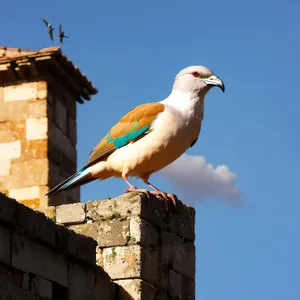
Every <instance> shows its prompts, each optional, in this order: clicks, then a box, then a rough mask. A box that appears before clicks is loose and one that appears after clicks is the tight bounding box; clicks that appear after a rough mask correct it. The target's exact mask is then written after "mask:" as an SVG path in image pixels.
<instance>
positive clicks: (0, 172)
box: [0, 159, 11, 176]
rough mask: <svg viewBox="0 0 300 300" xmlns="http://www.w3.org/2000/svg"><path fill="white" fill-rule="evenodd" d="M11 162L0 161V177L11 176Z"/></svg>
mask: <svg viewBox="0 0 300 300" xmlns="http://www.w3.org/2000/svg"><path fill="white" fill-rule="evenodd" d="M10 170H11V160H8V159H6V160H0V176H6V175H9V174H10Z"/></svg>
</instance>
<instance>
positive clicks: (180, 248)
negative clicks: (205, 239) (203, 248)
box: [172, 242, 196, 278]
mask: <svg viewBox="0 0 300 300" xmlns="http://www.w3.org/2000/svg"><path fill="white" fill-rule="evenodd" d="M172 250H173V251H172V252H173V259H172V265H173V269H174V270H175V271H177V272H179V273H181V274H183V275H186V276H188V277H191V278H195V263H196V261H195V260H196V257H195V246H194V244H193V243H189V242H188V243H183V242H182V243H180V244H179V245H177V247H174V248H173V249H172Z"/></svg>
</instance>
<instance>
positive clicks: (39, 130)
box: [26, 118, 48, 140]
mask: <svg viewBox="0 0 300 300" xmlns="http://www.w3.org/2000/svg"><path fill="white" fill-rule="evenodd" d="M47 137H48V119H47V118H32V119H27V120H26V139H27V140H42V139H47Z"/></svg>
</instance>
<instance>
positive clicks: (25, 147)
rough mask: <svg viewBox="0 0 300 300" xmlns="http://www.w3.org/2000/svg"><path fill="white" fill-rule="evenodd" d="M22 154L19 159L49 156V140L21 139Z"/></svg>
mask: <svg viewBox="0 0 300 300" xmlns="http://www.w3.org/2000/svg"><path fill="white" fill-rule="evenodd" d="M21 148H22V155H21V157H20V158H19V159H18V160H15V161H19V162H20V161H25V160H30V159H41V158H47V157H48V140H47V139H44V140H26V139H23V140H22V141H21Z"/></svg>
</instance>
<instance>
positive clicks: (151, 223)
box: [46, 193, 195, 300]
mask: <svg viewBox="0 0 300 300" xmlns="http://www.w3.org/2000/svg"><path fill="white" fill-rule="evenodd" d="M169 206H171V205H169ZM47 210H48V211H47V212H46V213H48V214H49V213H51V214H52V215H53V212H54V208H48V209H47ZM55 215H56V222H57V223H59V224H64V225H66V226H68V227H69V228H71V229H73V230H75V231H76V232H78V233H81V234H84V235H87V236H90V237H92V238H94V239H95V240H96V241H97V243H98V246H97V264H98V265H99V266H102V267H103V268H104V270H105V271H106V272H107V273H108V274H109V275H110V277H111V279H112V280H113V281H114V282H115V283H117V284H118V285H119V286H122V287H123V289H121V290H119V291H120V293H121V294H122V293H125V292H127V293H128V294H129V295H131V297H132V298H126V297H124V299H134V300H140V299H146V300H167V299H168V300H169V299H183V300H193V299H195V246H194V240H195V231H194V226H195V210H194V208H192V207H188V206H186V205H183V204H182V202H180V201H179V202H178V205H177V209H176V211H175V210H174V209H171V208H170V212H169V213H167V212H166V211H165V209H164V205H163V202H162V201H160V200H158V199H157V198H155V197H151V198H150V199H147V198H146V196H145V195H144V194H139V193H130V194H127V195H122V196H120V197H117V198H114V199H107V200H99V201H91V202H88V203H86V204H84V203H75V204H69V205H62V206H59V207H57V208H56V212H55ZM120 293H119V294H120ZM122 299H123V298H122Z"/></svg>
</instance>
